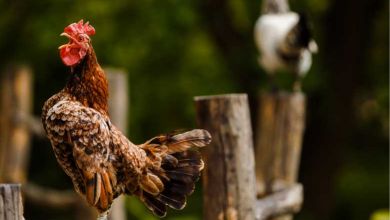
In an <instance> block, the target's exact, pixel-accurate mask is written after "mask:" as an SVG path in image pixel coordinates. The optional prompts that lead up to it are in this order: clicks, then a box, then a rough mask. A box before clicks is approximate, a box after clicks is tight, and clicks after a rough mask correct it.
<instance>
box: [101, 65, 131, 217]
mask: <svg viewBox="0 0 390 220" xmlns="http://www.w3.org/2000/svg"><path fill="white" fill-rule="evenodd" d="M105 71H106V74H107V78H108V81H109V92H110V98H109V113H110V117H111V120H112V123H113V124H114V125H115V126H117V127H118V128H119V130H121V131H122V132H123V133H124V134H126V131H127V117H128V113H129V93H128V80H127V79H128V77H127V74H126V72H125V71H123V70H120V69H113V68H106V69H105ZM109 219H112V220H125V219H126V211H125V198H124V196H120V197H119V198H117V199H115V201H114V204H113V205H112V207H111V212H110V216H109Z"/></svg>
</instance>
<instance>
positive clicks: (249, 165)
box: [195, 94, 256, 220]
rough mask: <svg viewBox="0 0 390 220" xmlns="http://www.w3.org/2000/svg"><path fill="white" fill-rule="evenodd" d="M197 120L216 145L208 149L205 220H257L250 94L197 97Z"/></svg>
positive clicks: (205, 173)
mask: <svg viewBox="0 0 390 220" xmlns="http://www.w3.org/2000/svg"><path fill="white" fill-rule="evenodd" d="M195 101H196V111H197V119H198V123H199V125H200V127H201V128H204V129H206V130H208V131H209V132H210V133H211V135H212V137H213V141H212V143H211V145H210V146H208V147H206V148H204V152H203V153H204V159H205V164H206V165H205V170H204V177H203V186H204V188H203V190H204V196H203V206H204V214H203V219H204V220H253V219H255V206H256V204H255V202H256V193H255V172H254V166H255V165H254V158H253V141H252V128H251V120H250V112H249V107H248V99H247V95H246V94H228V95H219V96H203V97H195Z"/></svg>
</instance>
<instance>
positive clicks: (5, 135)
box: [0, 66, 33, 183]
mask: <svg viewBox="0 0 390 220" xmlns="http://www.w3.org/2000/svg"><path fill="white" fill-rule="evenodd" d="M32 84H33V83H32V74H31V71H30V69H29V68H27V67H25V66H12V67H9V68H7V69H6V70H5V72H4V74H3V77H2V79H1V86H0V88H1V91H0V92H1V105H0V182H11V183H24V182H25V181H26V178H27V174H26V168H27V165H28V158H29V153H30V136H31V135H30V132H29V128H28V126H27V125H26V123H24V122H23V120H22V118H23V117H24V116H25V115H30V114H31V107H32V98H33V97H32V93H31V91H33V89H32Z"/></svg>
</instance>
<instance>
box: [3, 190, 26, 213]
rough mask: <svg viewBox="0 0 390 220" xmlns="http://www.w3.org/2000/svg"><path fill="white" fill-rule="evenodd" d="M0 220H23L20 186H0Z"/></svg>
mask: <svg viewBox="0 0 390 220" xmlns="http://www.w3.org/2000/svg"><path fill="white" fill-rule="evenodd" d="M0 219H1V220H24V218H23V204H22V196H21V190H20V184H0Z"/></svg>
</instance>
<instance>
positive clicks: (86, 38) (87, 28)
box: [58, 20, 95, 66]
mask: <svg viewBox="0 0 390 220" xmlns="http://www.w3.org/2000/svg"><path fill="white" fill-rule="evenodd" d="M94 34H95V29H94V28H93V27H92V26H91V25H89V23H88V22H86V23H85V24H84V23H83V20H81V21H79V22H78V23H72V24H70V25H68V26H67V27H65V29H64V32H63V33H62V34H61V36H65V37H67V38H68V39H69V42H68V43H67V44H64V45H61V46H60V47H59V48H58V49H59V50H60V56H61V59H62V62H63V63H64V64H65V65H67V66H74V65H76V64H78V63H80V61H81V60H82V59H83V58H84V57H85V55H86V54H87V52H88V50H89V49H90V48H91V47H92V46H91V44H90V42H91V38H90V36H92V35H94Z"/></svg>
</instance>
